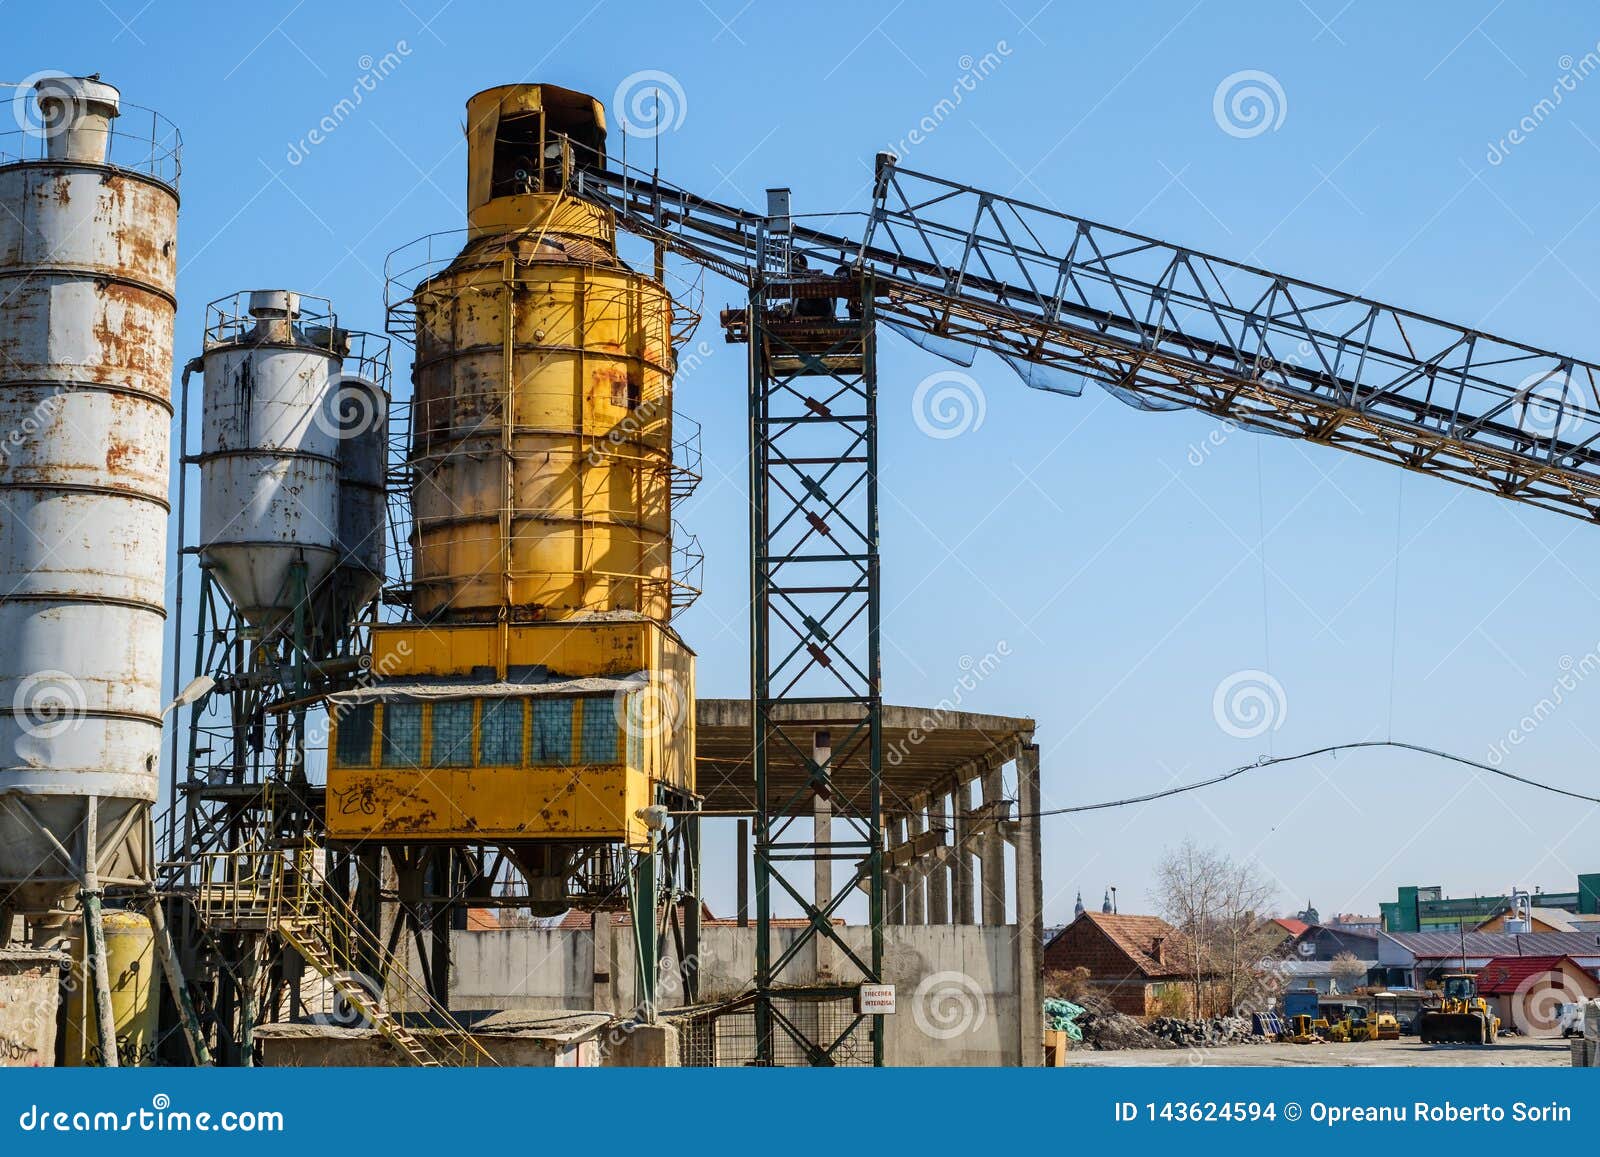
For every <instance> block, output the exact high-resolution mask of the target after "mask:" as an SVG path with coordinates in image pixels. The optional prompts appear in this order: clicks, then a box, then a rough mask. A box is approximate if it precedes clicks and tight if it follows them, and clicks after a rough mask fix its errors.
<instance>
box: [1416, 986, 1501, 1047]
mask: <svg viewBox="0 0 1600 1157" xmlns="http://www.w3.org/2000/svg"><path fill="white" fill-rule="evenodd" d="M1499 1035H1500V1018H1499V1017H1497V1016H1495V1015H1494V1013H1492V1012H1490V1011H1489V1002H1488V1001H1486V1000H1484V999H1483V997H1481V996H1479V995H1478V978H1477V976H1476V975H1474V974H1473V973H1471V972H1452V973H1450V974H1449V975H1447V976H1446V977H1445V978H1444V1002H1443V1003H1442V1004H1441V1005H1440V1006H1439V1007H1438V1008H1430V1009H1425V1010H1424V1011H1423V1012H1421V1013H1419V1014H1418V1016H1417V1036H1418V1037H1420V1038H1421V1039H1422V1043H1423V1044H1468V1045H1492V1044H1494V1043H1495V1040H1496V1038H1498V1037H1499Z"/></svg>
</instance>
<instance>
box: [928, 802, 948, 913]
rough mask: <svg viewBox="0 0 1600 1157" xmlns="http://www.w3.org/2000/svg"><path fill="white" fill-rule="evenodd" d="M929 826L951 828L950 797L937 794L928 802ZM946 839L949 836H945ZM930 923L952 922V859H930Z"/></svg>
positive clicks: (932, 827) (946, 829) (937, 828)
mask: <svg viewBox="0 0 1600 1157" xmlns="http://www.w3.org/2000/svg"><path fill="white" fill-rule="evenodd" d="M928 827H929V829H931V830H935V831H937V830H941V829H942V830H944V831H946V832H948V831H949V830H950V797H949V796H944V795H936V796H934V797H933V800H932V802H930V803H929V804H928ZM944 838H945V840H946V841H948V840H949V838H950V837H949V836H945V837H944ZM928 923H929V924H948V923H950V861H949V860H947V859H930V860H929V861H928Z"/></svg>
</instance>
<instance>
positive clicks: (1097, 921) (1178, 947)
mask: <svg viewBox="0 0 1600 1157" xmlns="http://www.w3.org/2000/svg"><path fill="white" fill-rule="evenodd" d="M1044 968H1045V971H1046V972H1047V973H1050V972H1071V971H1072V970H1073V969H1075V968H1083V969H1086V970H1087V971H1088V973H1089V985H1090V987H1091V989H1092V990H1093V991H1094V992H1095V993H1097V994H1098V995H1100V996H1101V997H1103V998H1104V999H1105V1000H1107V1001H1108V1002H1109V1003H1110V1004H1111V1005H1112V1006H1113V1007H1114V1008H1116V1010H1117V1011H1118V1012H1124V1013H1127V1014H1128V1015H1129V1016H1157V1015H1160V1014H1162V1013H1173V1014H1178V1015H1189V1014H1190V1013H1191V1012H1192V1011H1193V1008H1194V984H1193V975H1194V974H1193V963H1192V956H1191V946H1190V942H1189V938H1188V937H1186V936H1185V935H1184V934H1183V933H1182V932H1179V931H1178V930H1177V929H1176V928H1174V927H1173V926H1172V925H1170V924H1168V923H1167V922H1166V921H1165V920H1163V919H1161V917H1159V916H1128V915H1121V914H1116V913H1109V912H1089V911H1086V912H1084V913H1083V914H1082V915H1081V916H1079V917H1078V918H1077V919H1076V920H1074V921H1073V922H1072V923H1071V924H1068V925H1067V926H1066V927H1065V928H1063V929H1062V930H1061V931H1060V932H1058V933H1057V934H1056V935H1055V936H1054V937H1053V938H1052V939H1051V941H1050V943H1048V944H1046V945H1045V949H1044Z"/></svg>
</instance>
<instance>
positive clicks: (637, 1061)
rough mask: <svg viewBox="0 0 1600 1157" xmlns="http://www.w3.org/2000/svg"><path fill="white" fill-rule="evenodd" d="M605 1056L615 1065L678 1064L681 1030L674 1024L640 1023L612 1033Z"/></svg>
mask: <svg viewBox="0 0 1600 1157" xmlns="http://www.w3.org/2000/svg"><path fill="white" fill-rule="evenodd" d="M612 1038H613V1039H611V1040H608V1041H607V1044H608V1046H609V1047H608V1048H607V1049H606V1053H605V1059H604V1060H603V1061H602V1062H601V1063H602V1064H604V1065H607V1066H610V1067H612V1068H633V1069H660V1068H676V1067H677V1065H678V1029H677V1027H676V1026H675V1025H670V1024H639V1025H634V1026H633V1027H632V1028H631V1029H625V1030H621V1031H619V1032H616V1033H613V1034H612Z"/></svg>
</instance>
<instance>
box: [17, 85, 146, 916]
mask: <svg viewBox="0 0 1600 1157" xmlns="http://www.w3.org/2000/svg"><path fill="white" fill-rule="evenodd" d="M37 100H38V105H39V109H40V111H41V113H42V114H43V115H42V117H41V125H39V126H35V127H34V128H33V129H31V130H29V131H25V132H24V133H22V134H15V135H13V136H12V137H11V138H10V139H0V928H3V927H4V926H5V923H6V922H7V921H8V915H9V913H10V912H21V913H25V914H30V915H35V916H39V915H42V914H45V913H49V912H52V911H59V910H61V909H63V908H65V907H68V906H70V905H71V903H72V902H73V899H74V896H75V895H76V894H80V893H81V894H82V896H83V897H84V900H85V904H86V906H87V905H89V904H90V903H92V904H93V905H94V912H93V913H92V915H91V919H92V920H94V921H95V923H96V924H97V923H98V897H99V894H100V892H101V891H102V890H104V889H106V888H114V887H122V886H127V887H139V886H146V885H148V884H149V881H150V879H151V872H152V868H153V864H152V849H151V846H150V844H151V840H150V823H149V809H150V805H151V804H152V803H153V802H154V801H155V799H156V794H157V767H158V763H159V748H160V741H161V716H162V700H161V665H162V633H163V622H164V618H165V607H164V604H165V591H164V584H165V570H166V537H167V512H168V506H167V487H168V444H169V440H170V437H171V428H172V402H171V372H172V323H173V310H174V297H173V290H174V281H175V276H176V269H177V250H176V237H177V213H178V197H177V191H176V178H177V148H176V134H175V132H173V131H171V130H170V126H165V122H162V121H160V120H159V118H155V117H154V116H153V114H150V113H148V112H140V114H139V115H138V117H137V120H138V122H139V124H140V126H141V130H140V134H139V136H140V138H141V139H140V140H139V141H135V142H133V143H131V144H130V141H129V139H128V138H127V137H121V136H119V132H118V130H117V129H116V124H117V118H118V116H119V114H126V113H129V112H130V110H131V106H129V107H123V106H122V103H121V98H120V96H119V94H118V92H117V90H116V89H115V88H113V87H111V86H110V85H107V84H103V83H101V82H99V81H98V80H97V79H94V78H75V77H50V78H48V79H47V80H45V81H41V82H40V84H39V85H38V88H37ZM155 124H159V125H162V126H165V127H163V128H162V129H161V131H160V133H156V132H149V133H146V132H145V128H146V126H150V125H155ZM146 136H148V140H144V139H143V138H145V137H146Z"/></svg>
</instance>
